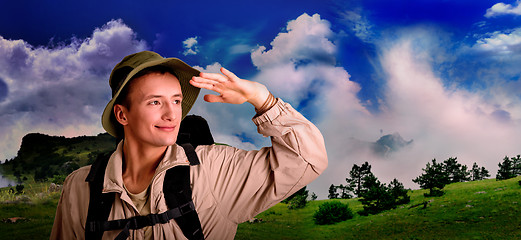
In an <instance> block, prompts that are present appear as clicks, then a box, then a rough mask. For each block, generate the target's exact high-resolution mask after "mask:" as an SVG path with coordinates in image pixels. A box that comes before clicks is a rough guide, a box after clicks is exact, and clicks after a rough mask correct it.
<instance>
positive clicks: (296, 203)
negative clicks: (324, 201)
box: [288, 195, 307, 209]
mask: <svg viewBox="0 0 521 240" xmlns="http://www.w3.org/2000/svg"><path fill="white" fill-rule="evenodd" d="M306 198H307V195H297V196H295V197H293V198H292V199H291V200H289V202H288V209H299V208H304V207H305V206H306V203H307V200H306Z"/></svg>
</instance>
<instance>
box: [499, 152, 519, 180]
mask: <svg viewBox="0 0 521 240" xmlns="http://www.w3.org/2000/svg"><path fill="white" fill-rule="evenodd" d="M498 166H499V169H498V170H497V175H496V180H506V179H510V178H513V177H515V176H516V175H515V174H514V170H513V167H514V166H513V162H512V161H511V160H510V158H508V156H505V158H503V162H502V163H499V164H498Z"/></svg>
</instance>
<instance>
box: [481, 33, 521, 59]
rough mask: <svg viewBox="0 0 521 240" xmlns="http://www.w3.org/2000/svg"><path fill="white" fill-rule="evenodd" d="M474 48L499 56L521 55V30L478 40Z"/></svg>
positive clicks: (493, 34)
mask: <svg viewBox="0 0 521 240" xmlns="http://www.w3.org/2000/svg"><path fill="white" fill-rule="evenodd" d="M473 48H474V49H477V50H480V51H485V52H490V53H493V54H499V55H508V54H512V53H521V28H516V29H513V30H510V31H507V32H499V31H497V32H494V33H492V34H490V37H486V38H482V39H479V40H477V42H476V44H475V45H474V46H473Z"/></svg>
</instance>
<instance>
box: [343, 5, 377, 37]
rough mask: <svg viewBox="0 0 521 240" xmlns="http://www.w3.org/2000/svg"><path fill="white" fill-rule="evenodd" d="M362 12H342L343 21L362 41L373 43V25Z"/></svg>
mask: <svg viewBox="0 0 521 240" xmlns="http://www.w3.org/2000/svg"><path fill="white" fill-rule="evenodd" d="M360 12H361V10H357V11H345V12H341V13H340V17H341V21H342V23H343V24H344V25H346V26H347V27H348V28H349V29H350V30H351V31H353V32H354V34H355V35H356V36H357V37H358V38H360V39H361V40H362V41H364V42H371V41H372V38H373V32H372V28H373V25H372V24H371V23H370V22H369V20H367V18H365V17H364V16H362V14H361V13H360Z"/></svg>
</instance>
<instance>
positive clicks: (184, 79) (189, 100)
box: [101, 58, 201, 137]
mask: <svg viewBox="0 0 521 240" xmlns="http://www.w3.org/2000/svg"><path fill="white" fill-rule="evenodd" d="M154 66H165V67H167V68H170V69H171V70H172V71H173V72H174V73H175V75H176V76H177V78H178V79H179V83H180V85H181V92H182V94H183V101H182V105H181V107H182V118H184V117H185V116H186V115H187V114H188V112H189V111H190V109H191V108H192V106H193V105H194V103H195V101H196V100H197V96H198V95H199V91H200V90H201V89H200V88H197V87H194V86H193V85H191V84H190V79H192V77H193V76H198V75H199V73H200V72H199V71H198V70H196V69H194V68H192V67H190V66H189V65H188V64H186V63H184V62H183V61H181V60H179V59H177V58H163V59H160V60H154V61H150V62H147V63H144V64H141V65H139V66H138V67H136V68H134V69H133V70H132V71H131V72H130V73H129V74H128V75H127V77H126V78H125V80H124V81H123V83H122V84H121V87H119V89H118V91H117V92H116V93H115V94H114V96H113V97H112V99H111V100H110V101H109V103H108V104H107V106H106V107H105V110H104V111H103V115H102V117H101V124H102V126H103V128H104V129H105V131H107V132H108V133H109V134H110V135H112V136H114V137H118V133H117V132H118V131H117V127H116V126H117V125H118V124H119V123H118V122H115V121H116V120H115V118H113V117H111V116H112V114H113V111H114V104H115V101H116V99H117V98H118V96H119V94H120V93H121V91H122V90H123V88H124V87H125V86H126V85H127V84H128V82H129V81H130V79H132V77H134V76H135V75H136V74H137V73H139V72H140V71H142V70H144V69H145V68H149V67H154Z"/></svg>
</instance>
